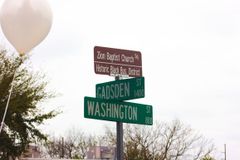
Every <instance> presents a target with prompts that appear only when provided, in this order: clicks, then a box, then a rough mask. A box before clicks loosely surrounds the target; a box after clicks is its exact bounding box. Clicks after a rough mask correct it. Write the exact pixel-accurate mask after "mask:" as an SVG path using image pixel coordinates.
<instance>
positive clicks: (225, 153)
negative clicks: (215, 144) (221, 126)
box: [224, 144, 227, 160]
mask: <svg viewBox="0 0 240 160" xmlns="http://www.w3.org/2000/svg"><path fill="white" fill-rule="evenodd" d="M224 160H227V146H226V144H224Z"/></svg>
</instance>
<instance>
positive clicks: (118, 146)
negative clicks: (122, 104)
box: [115, 76, 123, 160]
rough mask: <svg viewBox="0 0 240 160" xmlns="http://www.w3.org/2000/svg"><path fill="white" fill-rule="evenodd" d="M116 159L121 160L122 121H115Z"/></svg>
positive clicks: (117, 78)
mask: <svg viewBox="0 0 240 160" xmlns="http://www.w3.org/2000/svg"><path fill="white" fill-rule="evenodd" d="M119 79H120V78H119V76H117V77H115V80H116V81H117V80H119ZM116 128H117V160H123V123H122V122H117V123H116Z"/></svg>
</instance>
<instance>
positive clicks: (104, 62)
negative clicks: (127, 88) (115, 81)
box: [94, 46, 142, 77]
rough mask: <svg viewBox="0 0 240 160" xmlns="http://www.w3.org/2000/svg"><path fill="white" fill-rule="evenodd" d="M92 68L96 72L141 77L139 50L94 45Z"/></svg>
mask: <svg viewBox="0 0 240 160" xmlns="http://www.w3.org/2000/svg"><path fill="white" fill-rule="evenodd" d="M94 70H95V73H97V74H105V75H113V76H118V75H127V76H129V77H141V76H142V57H141V52H139V51H129V50H123V49H114V48H107V47H99V46H96V47H94Z"/></svg>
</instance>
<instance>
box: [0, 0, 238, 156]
mask: <svg viewBox="0 0 240 160" xmlns="http://www.w3.org/2000/svg"><path fill="white" fill-rule="evenodd" d="M0 2H2V0H1V1H0ZM49 2H50V4H51V7H52V11H53V14H54V19H53V26H52V28H51V31H50V33H49V35H48V36H47V38H46V39H45V40H44V41H43V42H42V43H41V44H40V45H38V46H37V47H36V48H35V49H34V50H32V51H31V54H32V57H31V59H30V60H29V61H30V62H29V63H31V66H32V68H33V69H34V70H37V71H41V72H44V73H46V76H47V79H48V80H49V81H50V86H49V89H50V90H54V91H56V92H57V93H60V94H61V96H59V97H58V98H56V99H54V100H51V101H49V102H48V103H47V106H48V108H57V106H60V107H61V110H62V111H63V114H61V115H60V116H58V117H57V118H55V119H53V120H51V121H49V122H48V123H47V125H46V126H44V127H43V128H44V130H45V131H47V132H55V134H59V135H63V134H64V133H65V131H66V130H67V129H69V128H71V127H72V126H73V127H76V128H79V129H83V130H84V131H86V132H89V133H94V134H98V133H99V134H101V133H103V130H104V125H110V126H115V123H114V122H106V121H99V120H90V119H84V117H83V100H84V96H91V97H95V84H97V83H103V82H107V81H112V80H114V78H113V77H110V76H106V75H97V74H95V73H94V62H93V48H94V46H96V45H97V46H105V47H112V48H121V49H128V50H137V51H140V52H141V53H142V63H143V76H144V77H145V98H144V99H139V100H133V102H137V103H144V104H151V105H152V106H153V116H154V121H171V120H173V119H175V118H178V119H179V120H180V121H182V122H183V123H184V124H187V125H190V126H191V127H192V128H193V129H195V130H197V131H198V132H199V133H201V134H203V135H204V136H205V137H206V138H209V139H212V140H213V142H214V143H215V144H216V147H217V152H218V157H220V158H223V146H224V143H226V144H227V150H228V153H227V155H228V157H227V158H228V159H230V160H238V159H239V158H240V118H239V113H240V109H239V107H240V63H239V61H240V45H239V44H240V1H239V0H201V1H195V0H181V1H179V0H168V1H161V0H156V1H140V0H131V1H130V0H122V1H113V0H101V1H99V0H88V1H79V0H49ZM0 35H1V39H0V41H1V43H2V44H3V45H5V46H6V47H7V48H11V46H10V44H9V43H8V42H7V40H6V39H5V38H4V37H3V34H2V32H1V33H0ZM96 128H97V129H96Z"/></svg>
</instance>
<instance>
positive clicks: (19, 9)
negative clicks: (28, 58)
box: [0, 0, 52, 55]
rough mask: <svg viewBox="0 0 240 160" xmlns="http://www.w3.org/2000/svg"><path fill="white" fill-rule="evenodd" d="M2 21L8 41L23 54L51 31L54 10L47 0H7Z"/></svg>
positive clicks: (2, 12)
mask: <svg viewBox="0 0 240 160" xmlns="http://www.w3.org/2000/svg"><path fill="white" fill-rule="evenodd" d="M0 23H1V27H2V31H3V33H4V35H5V36H6V38H7V39H8V41H9V42H10V43H11V44H12V45H13V46H14V48H15V49H16V50H17V51H18V52H19V54H20V55H23V54H25V53H27V52H29V51H30V50H31V49H32V48H34V47H35V46H37V45H38V44H39V43H40V42H41V41H42V40H43V39H44V38H45V37H46V36H47V34H48V33H49V31H50V28H51V26H52V11H51V8H50V6H49V4H48V3H47V1H46V0H5V1H4V2H3V4H2V7H1V11H0Z"/></svg>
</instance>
